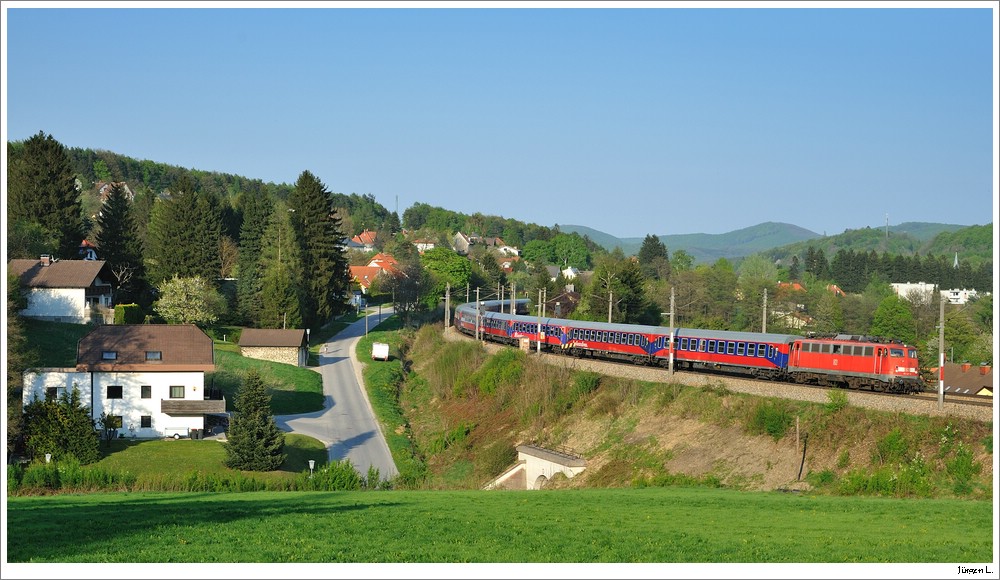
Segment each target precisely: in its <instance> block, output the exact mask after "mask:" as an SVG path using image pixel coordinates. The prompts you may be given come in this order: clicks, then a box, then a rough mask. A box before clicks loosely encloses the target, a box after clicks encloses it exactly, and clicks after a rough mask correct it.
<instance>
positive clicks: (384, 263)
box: [350, 253, 402, 294]
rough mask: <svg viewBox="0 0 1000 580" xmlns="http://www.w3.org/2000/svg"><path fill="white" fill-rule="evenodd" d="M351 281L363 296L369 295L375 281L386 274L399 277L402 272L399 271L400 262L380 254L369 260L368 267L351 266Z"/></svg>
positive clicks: (387, 255)
mask: <svg viewBox="0 0 1000 580" xmlns="http://www.w3.org/2000/svg"><path fill="white" fill-rule="evenodd" d="M350 270H351V281H352V282H354V283H356V284H357V285H358V286H359V287H360V288H361V293H362V294H368V290H369V289H370V288H371V285H372V284H373V283H374V282H375V279H376V278H378V277H379V276H382V275H384V274H388V275H391V276H399V275H401V274H402V271H401V270H400V269H399V262H397V261H396V259H395V258H393V257H392V256H390V255H389V254H383V253H379V254H376V255H375V256H373V257H372V259H371V260H368V265H367V266H351V267H350Z"/></svg>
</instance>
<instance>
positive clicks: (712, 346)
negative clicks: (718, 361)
mask: <svg viewBox="0 0 1000 580" xmlns="http://www.w3.org/2000/svg"><path fill="white" fill-rule="evenodd" d="M708 352H712V353H714V352H715V341H714V340H710V341H708Z"/></svg>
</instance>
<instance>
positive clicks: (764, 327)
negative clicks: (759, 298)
mask: <svg viewBox="0 0 1000 580" xmlns="http://www.w3.org/2000/svg"><path fill="white" fill-rule="evenodd" d="M760 331H761V332H762V333H763V332H767V288H764V319H763V320H762V321H761V323H760Z"/></svg>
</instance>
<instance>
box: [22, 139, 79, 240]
mask: <svg viewBox="0 0 1000 580" xmlns="http://www.w3.org/2000/svg"><path fill="white" fill-rule="evenodd" d="M7 153H8V166H7V167H8V177H7V196H8V197H7V219H8V222H9V223H15V222H28V223H37V224H40V225H42V226H43V227H45V228H46V229H47V230H49V231H50V232H53V233H55V234H56V238H57V244H58V248H59V249H58V256H59V257H60V258H76V256H77V251H78V250H79V248H80V242H82V241H83V237H84V235H85V231H86V229H85V227H84V223H83V215H82V212H81V204H80V192H79V191H78V190H77V188H76V177H75V176H74V174H73V166H72V162H71V161H70V157H69V153H68V152H67V151H66V148H65V147H64V146H63V145H62V144H61V143H59V142H58V141H56V140H55V139H53V138H52V135H45V134H44V133H42V132H41V131H39V132H38V134H37V135H35V136H33V137H31V138H29V139H28V140H27V141H25V142H24V145H23V147H15V146H13V145H12V144H8V147H7Z"/></svg>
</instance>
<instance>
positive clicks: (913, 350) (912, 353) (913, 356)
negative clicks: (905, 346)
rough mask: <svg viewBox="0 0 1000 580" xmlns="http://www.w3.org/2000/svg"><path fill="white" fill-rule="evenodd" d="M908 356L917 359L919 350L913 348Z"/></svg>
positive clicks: (908, 352) (907, 352)
mask: <svg viewBox="0 0 1000 580" xmlns="http://www.w3.org/2000/svg"><path fill="white" fill-rule="evenodd" d="M906 354H908V355H909V356H910V358H917V350H916V349H914V348H911V349H910V350H908V351H906Z"/></svg>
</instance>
